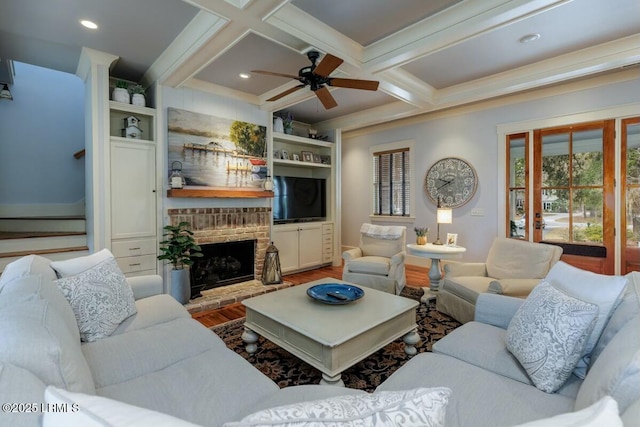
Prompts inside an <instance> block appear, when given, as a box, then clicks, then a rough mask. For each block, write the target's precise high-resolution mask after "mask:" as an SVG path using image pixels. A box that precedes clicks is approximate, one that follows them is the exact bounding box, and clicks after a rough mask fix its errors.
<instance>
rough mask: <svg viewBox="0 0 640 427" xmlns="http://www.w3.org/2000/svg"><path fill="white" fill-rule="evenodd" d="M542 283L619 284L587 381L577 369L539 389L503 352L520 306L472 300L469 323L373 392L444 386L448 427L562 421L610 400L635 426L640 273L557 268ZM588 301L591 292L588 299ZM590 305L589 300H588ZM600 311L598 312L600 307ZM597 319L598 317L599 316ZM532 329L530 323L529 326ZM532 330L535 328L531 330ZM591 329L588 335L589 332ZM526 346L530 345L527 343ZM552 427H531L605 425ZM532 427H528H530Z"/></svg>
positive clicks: (639, 396)
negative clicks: (550, 388) (548, 389)
mask: <svg viewBox="0 0 640 427" xmlns="http://www.w3.org/2000/svg"><path fill="white" fill-rule="evenodd" d="M547 278H548V280H550V281H554V282H562V285H563V286H564V287H565V288H564V289H566V288H571V287H573V288H574V289H576V288H578V289H579V288H581V287H584V288H586V287H590V288H591V290H592V289H594V288H598V287H599V286H601V288H600V289H602V292H607V291H608V289H607V288H608V287H609V286H613V283H614V282H618V283H619V281H621V280H625V281H626V286H625V288H624V291H623V293H622V294H621V296H620V297H618V299H616V300H615V303H613V310H612V311H611V312H610V313H609V316H603V317H604V319H603V320H604V323H603V324H601V325H600V326H601V331H602V332H601V333H600V334H597V336H595V337H594V338H598V339H597V341H596V342H595V346H594V348H593V351H592V352H591V353H590V356H589V359H588V365H587V366H586V376H585V377H584V379H581V378H580V377H579V376H578V374H584V372H580V369H578V368H577V367H576V369H575V370H574V371H572V373H571V375H570V376H569V378H568V379H567V380H566V382H565V383H564V384H563V385H562V386H561V387H560V388H559V389H558V390H557V391H555V392H552V393H548V392H544V391H541V390H540V389H538V388H537V387H536V386H535V385H534V383H533V382H532V380H531V378H530V376H529V375H528V373H527V372H526V371H525V370H524V369H523V366H522V364H520V363H519V362H518V360H517V359H516V357H514V355H513V354H512V353H511V352H510V351H509V350H508V348H507V339H508V338H507V337H508V335H507V331H508V328H509V327H510V323H511V321H512V319H513V317H514V315H515V314H516V312H517V311H518V309H519V308H520V307H521V305H522V304H523V303H524V302H525V299H521V298H515V297H508V296H504V295H496V294H491V293H483V294H480V295H479V296H478V299H477V304H476V310H475V320H474V321H471V322H468V323H466V324H464V325H462V326H461V327H459V328H457V329H455V330H454V331H453V332H451V333H450V334H449V335H447V336H446V337H444V338H442V339H441V340H439V341H438V342H436V343H435V344H434V345H433V353H421V354H419V355H417V356H415V357H414V358H413V359H411V360H410V361H409V362H407V363H406V364H405V365H403V366H402V367H401V368H400V369H399V370H397V371H396V372H395V373H394V374H393V375H391V377H389V378H388V379H387V380H386V381H385V382H384V383H382V384H381V385H380V386H379V387H378V388H377V390H376V392H378V391H391V390H401V389H402V390H404V389H410V388H412V387H418V386H419V387H434V386H446V387H449V388H450V389H451V390H452V394H451V399H450V401H449V403H448V406H447V414H446V426H447V427H467V426H473V427H495V426H513V425H519V424H521V423H528V422H531V421H532V420H538V419H540V418H549V417H554V416H557V417H560V416H561V415H560V414H565V415H562V416H563V417H566V416H569V413H573V414H575V413H576V411H587V409H586V408H589V407H590V405H596V403H597V402H598V401H599V400H600V399H602V398H604V397H605V396H611V397H613V398H614V399H615V401H616V402H617V405H618V410H619V411H620V413H621V418H622V421H623V422H624V426H625V427H639V426H640V273H638V272H634V273H630V274H628V275H627V276H624V277H620V276H601V275H596V274H594V273H590V272H585V271H583V270H578V269H575V268H574V267H571V266H568V265H566V264H565V263H563V262H559V263H557V264H556V266H555V267H554V269H553V270H552V271H551V272H550V273H549V275H547ZM589 294H590V295H589V297H588V298H592V294H595V292H589ZM594 300H595V298H594ZM601 308H602V307H601ZM601 312H602V313H603V314H604V309H603V310H601ZM528 320H529V321H530V322H531V323H534V320H537V319H531V318H530V319H528ZM536 323H537V322H536ZM594 329H595V327H594ZM527 338H529V337H527ZM586 418H587V420H583V421H582V422H576V421H575V420H573V421H572V422H568V421H565V422H556V423H552V422H551V421H548V422H542V421H540V424H534V426H535V427H558V426H593V427H599V426H602V427H605V426H606V427H609V426H617V425H620V424H613V423H612V422H606V423H603V422H602V421H600V422H595V421H594V420H592V422H593V423H589V422H587V421H588V420H589V419H590V417H589V416H587V417H586ZM532 427H533V426H532Z"/></svg>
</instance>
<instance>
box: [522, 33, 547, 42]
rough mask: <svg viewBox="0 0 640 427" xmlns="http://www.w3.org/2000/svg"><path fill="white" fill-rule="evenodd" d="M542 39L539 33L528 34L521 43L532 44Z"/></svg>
mask: <svg viewBox="0 0 640 427" xmlns="http://www.w3.org/2000/svg"><path fill="white" fill-rule="evenodd" d="M540 37H542V36H541V35H540V34H538V33H533V34H527V35H526V36H522V37H520V43H531V42H534V41H536V40H538V39H540Z"/></svg>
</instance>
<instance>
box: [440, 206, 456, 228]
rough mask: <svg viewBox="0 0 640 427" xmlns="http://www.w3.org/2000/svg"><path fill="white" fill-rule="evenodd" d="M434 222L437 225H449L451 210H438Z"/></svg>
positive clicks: (451, 216)
mask: <svg viewBox="0 0 640 427" xmlns="http://www.w3.org/2000/svg"><path fill="white" fill-rule="evenodd" d="M436 222H437V223H438V224H451V223H452V222H453V210H452V209H451V208H438V210H437V211H436Z"/></svg>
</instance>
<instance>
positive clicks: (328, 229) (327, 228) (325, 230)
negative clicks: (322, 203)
mask: <svg viewBox="0 0 640 427" xmlns="http://www.w3.org/2000/svg"><path fill="white" fill-rule="evenodd" d="M322 234H324V235H327V234H333V224H322Z"/></svg>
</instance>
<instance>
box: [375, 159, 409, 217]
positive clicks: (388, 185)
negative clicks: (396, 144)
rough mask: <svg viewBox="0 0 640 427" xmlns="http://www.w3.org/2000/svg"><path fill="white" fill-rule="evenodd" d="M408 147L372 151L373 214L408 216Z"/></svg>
mask: <svg viewBox="0 0 640 427" xmlns="http://www.w3.org/2000/svg"><path fill="white" fill-rule="evenodd" d="M410 176H411V174H410V158H409V148H403V149H398V150H393V151H383V152H378V153H373V214H374V215H385V216H409V214H410V212H411V210H410V207H411V206H410V203H409V201H410V194H411V191H410V190H411V180H410Z"/></svg>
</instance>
